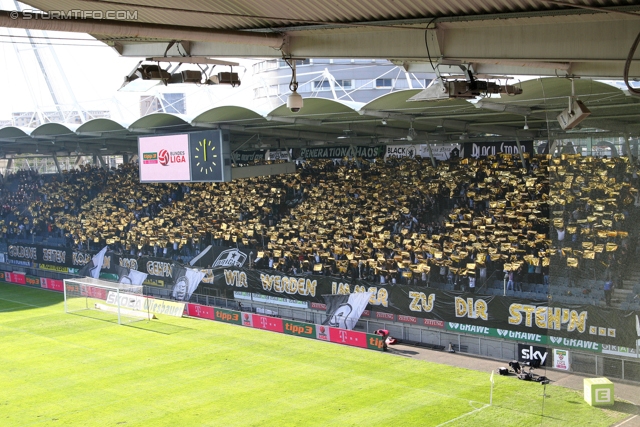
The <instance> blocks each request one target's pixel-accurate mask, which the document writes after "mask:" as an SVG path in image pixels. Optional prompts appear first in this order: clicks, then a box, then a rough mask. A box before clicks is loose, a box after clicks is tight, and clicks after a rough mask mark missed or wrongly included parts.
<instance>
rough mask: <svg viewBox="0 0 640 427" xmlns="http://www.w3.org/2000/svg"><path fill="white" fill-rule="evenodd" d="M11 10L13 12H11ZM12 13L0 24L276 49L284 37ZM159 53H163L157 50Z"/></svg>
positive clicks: (2, 15) (1, 14)
mask: <svg viewBox="0 0 640 427" xmlns="http://www.w3.org/2000/svg"><path fill="white" fill-rule="evenodd" d="M10 13H11V14H14V15H10ZM15 13H16V12H15V11H14V12H8V11H0V27H5V28H23V29H30V30H45V31H65V32H70V33H87V34H103V35H106V36H108V37H119V38H122V37H139V38H152V39H164V40H185V41H199V42H208V43H228V44H246V45H253V46H263V47H268V48H272V49H279V48H280V47H281V46H282V45H283V43H284V41H285V37H284V36H283V35H281V34H274V33H260V34H257V33H252V32H248V31H227V30H215V29H211V28H195V27H194V28H192V27H178V26H175V25H161V24H147V23H143V22H132V21H111V20H99V19H34V18H33V17H31V18H30V19H24V18H25V14H24V13H23V12H17V13H18V16H17V17H16V16H15ZM31 15H33V14H31ZM12 16H13V18H12ZM108 37H107V38H108ZM163 45H164V46H165V49H166V43H163ZM121 46H122V45H121ZM192 55H193V52H192ZM158 56H164V55H163V54H160V55H158ZM194 56H197V55H194Z"/></svg>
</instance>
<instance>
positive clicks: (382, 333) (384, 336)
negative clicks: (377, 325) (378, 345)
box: [374, 329, 389, 351]
mask: <svg viewBox="0 0 640 427" xmlns="http://www.w3.org/2000/svg"><path fill="white" fill-rule="evenodd" d="M374 333H375V334H376V335H380V336H381V337H382V351H387V350H388V348H387V337H388V336H389V331H388V330H386V329H378V330H377V331H375V332H374Z"/></svg>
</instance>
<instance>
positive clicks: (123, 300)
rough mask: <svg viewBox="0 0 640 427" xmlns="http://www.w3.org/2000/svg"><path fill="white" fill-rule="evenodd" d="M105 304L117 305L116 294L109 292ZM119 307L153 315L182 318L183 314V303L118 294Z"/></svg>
mask: <svg viewBox="0 0 640 427" xmlns="http://www.w3.org/2000/svg"><path fill="white" fill-rule="evenodd" d="M106 302H107V304H112V305H118V293H117V292H116V291H109V295H108V296H107V301H106ZM119 305H120V307H124V308H128V309H131V310H136V311H143V312H146V311H148V312H150V313H153V314H166V315H168V316H174V317H182V314H183V312H184V305H185V304H184V303H183V302H174V301H165V300H161V299H154V298H147V297H145V296H142V295H134V294H127V293H123V292H120V304H119Z"/></svg>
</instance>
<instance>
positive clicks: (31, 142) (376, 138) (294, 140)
mask: <svg viewBox="0 0 640 427" xmlns="http://www.w3.org/2000/svg"><path fill="white" fill-rule="evenodd" d="M521 87H522V89H523V94H522V95H517V96H506V95H503V96H502V97H501V98H490V99H489V98H486V99H483V100H482V103H475V105H474V103H472V102H468V101H466V100H460V99H447V100H443V101H418V102H408V101H407V100H408V99H409V98H411V97H412V96H414V95H415V94H416V93H418V92H419V91H418V90H402V91H397V92H393V93H390V94H387V95H384V96H381V97H379V98H377V99H374V100H373V101H371V102H369V103H367V104H355V103H349V104H346V103H342V102H338V101H333V100H328V99H322V98H308V99H305V100H304V108H303V109H302V110H301V111H300V112H299V113H292V112H291V111H289V110H288V109H287V108H286V105H281V106H279V107H277V108H275V109H273V110H272V111H269V112H267V113H260V112H257V111H253V110H251V109H249V108H243V107H238V106H222V107H216V108H212V109H209V110H206V111H202V112H200V113H198V114H195V115H193V116H186V115H174V114H167V113H154V114H150V115H147V116H144V117H141V118H140V119H138V120H136V121H135V122H133V123H131V124H126V123H118V122H116V121H113V120H109V119H94V120H90V121H88V122H86V123H84V124H82V125H77V124H59V123H46V124H43V125H41V126H38V127H37V128H35V129H25V128H17V127H5V128H1V129H0V155H7V154H8V155H20V154H27V153H31V154H36V153H37V154H38V155H52V154H56V155H58V156H63V155H69V154H72V153H73V154H75V153H82V154H94V155H108V154H135V153H137V138H138V136H141V135H152V134H163V133H180V132H186V131H193V130H198V129H211V128H220V129H227V130H229V131H230V134H231V143H232V149H234V150H236V149H241V150H246V149H254V148H295V147H304V146H311V145H312V146H317V145H332V144H333V145H348V144H355V145H369V144H415V143H425V142H446V141H449V142H464V141H484V140H514V139H515V138H516V137H518V138H519V139H521V140H525V139H526V140H531V139H540V140H547V139H551V140H553V139H570V138H579V137H585V136H596V137H615V136H625V135H626V136H632V137H637V136H638V134H639V133H640V123H639V122H638V120H637V118H638V116H639V114H640V99H638V98H634V97H630V96H628V95H626V94H625V92H623V91H622V90H620V89H617V88H615V87H613V86H610V85H608V84H604V83H600V82H596V81H592V80H576V81H575V92H576V95H577V96H578V98H579V99H580V100H581V101H582V102H584V104H585V105H586V106H587V107H588V108H589V109H590V110H591V115H590V116H589V117H587V118H586V119H585V120H584V121H583V122H582V123H580V128H576V129H574V130H572V131H562V130H561V129H560V126H559V124H558V122H557V120H556V116H557V115H558V114H559V112H560V111H562V110H563V109H564V108H566V107H567V105H568V99H569V96H570V95H571V82H570V81H569V80H567V79H560V78H543V79H535V80H529V81H525V82H522V84H521ZM487 104H491V105H489V107H491V108H492V109H488V107H487ZM479 105H482V108H478V106H479ZM496 106H497V107H496ZM501 106H504V107H505V111H495V110H496V108H497V109H501V108H502V107H501ZM514 107H515V110H514ZM512 110H514V111H512ZM525 114H526V117H527V125H528V129H524V125H525ZM410 127H412V128H413V129H414V130H415V131H416V132H417V135H416V136H414V137H413V139H412V140H408V138H407V136H408V133H409V128H410Z"/></svg>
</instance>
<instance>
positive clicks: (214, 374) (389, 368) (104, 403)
mask: <svg viewBox="0 0 640 427" xmlns="http://www.w3.org/2000/svg"><path fill="white" fill-rule="evenodd" d="M91 314H92V312H87V315H84V314H82V313H81V314H65V313H64V309H63V297H62V294H59V293H55V292H49V291H44V290H38V289H31V288H26V287H21V286H16V285H9V284H5V283H0V366H1V368H0V425H1V426H4V427H8V426H181V427H182V426H363V425H367V426H376V425H377V426H403V427H404V426H439V425H447V426H518V427H523V426H541V425H542V426H563V427H567V426H609V425H612V424H614V423H615V422H617V421H620V420H622V419H624V418H625V417H626V416H628V414H626V413H624V412H620V411H617V410H616V407H615V406H614V407H613V409H611V410H603V409H598V408H592V407H590V406H589V405H587V404H586V403H585V402H584V400H583V399H582V395H581V393H579V392H576V391H573V390H569V389H565V388H562V387H557V386H553V385H549V386H547V387H546V397H545V398H544V402H543V396H542V391H543V387H542V386H541V385H540V384H538V383H532V382H523V381H518V380H517V379H515V378H513V377H501V376H498V375H495V376H494V380H495V384H494V390H493V405H491V406H490V405H489V393H490V388H491V383H490V382H489V372H477V371H471V370H466V369H460V368H454V367H450V366H445V365H438V364H435V363H429V362H425V361H420V360H414V359H410V358H406V357H402V356H395V355H391V354H388V353H381V352H377V351H371V350H363V349H359V348H351V347H347V346H341V345H337V344H331V343H327V342H322V341H316V340H310V339H306V338H300V337H294V336H290V335H284V334H277V333H272V332H267V331H262V330H256V329H251V328H245V327H241V326H235V325H229V324H225V323H219V322H212V321H207V320H198V319H189V318H170V317H168V316H159V317H160V318H159V319H158V320H153V321H140V322H137V323H133V324H131V325H128V326H119V325H118V324H117V323H114V322H113V321H106V320H104V319H98V318H95V317H92V316H91ZM543 403H544V408H543Z"/></svg>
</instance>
